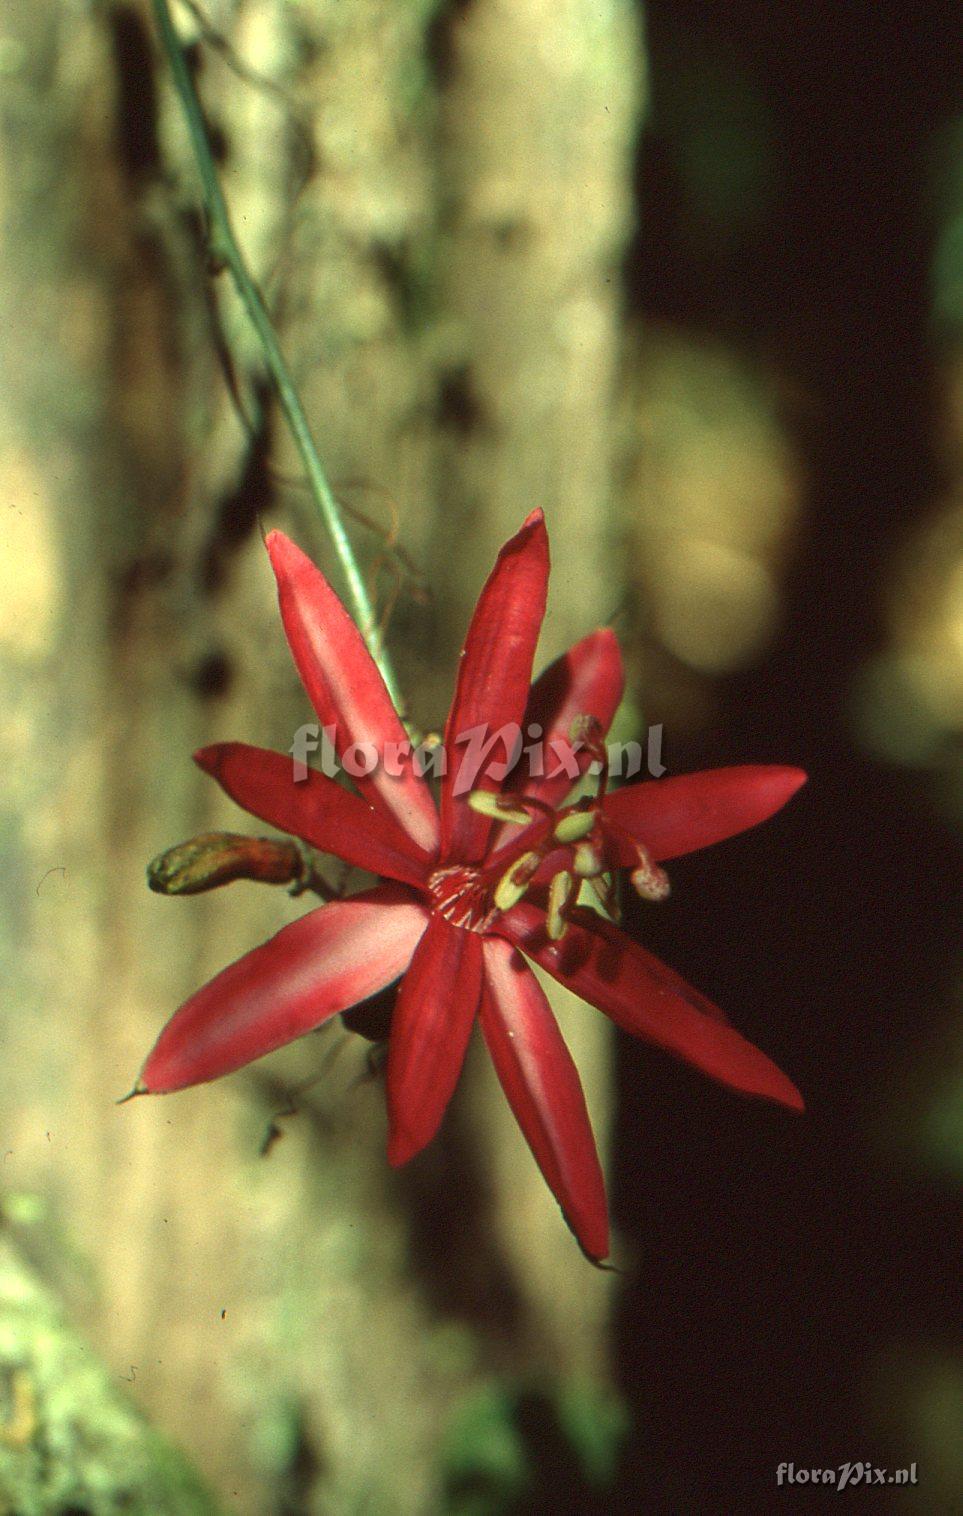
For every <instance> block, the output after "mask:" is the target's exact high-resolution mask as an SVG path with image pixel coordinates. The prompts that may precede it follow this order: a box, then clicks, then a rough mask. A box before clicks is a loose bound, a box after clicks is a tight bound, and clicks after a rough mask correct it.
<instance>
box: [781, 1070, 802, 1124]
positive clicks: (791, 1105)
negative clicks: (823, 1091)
mask: <svg viewBox="0 0 963 1516" xmlns="http://www.w3.org/2000/svg"><path fill="white" fill-rule="evenodd" d="M780 1104H781V1105H784V1106H785V1107H786V1109H787V1110H788V1111H795V1112H796V1115H797V1116H804V1115H805V1114H806V1102H805V1100H804V1099H803V1097H802V1096H801V1095H800V1093H799V1091H798V1090H797V1089H796V1086H795V1085H794V1084H793V1083H792V1081H791V1080H789V1079H787V1080H786V1088H785V1093H784V1095H783V1098H782V1100H781V1101H780Z"/></svg>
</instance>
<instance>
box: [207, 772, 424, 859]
mask: <svg viewBox="0 0 963 1516" xmlns="http://www.w3.org/2000/svg"><path fill="white" fill-rule="evenodd" d="M194 761H195V763H197V764H199V766H200V767H201V768H202V769H203V770H204V772H205V773H207V774H210V775H212V777H213V778H214V779H216V780H217V782H218V784H219V785H220V786H221V788H222V789H223V790H225V791H226V792H227V794H228V795H230V797H231V799H232V800H235V801H237V804H238V805H240V806H243V807H244V809H245V810H246V811H249V812H250V813H251V815H252V816H258V817H260V819H261V820H262V821H266V822H268V823H269V824H270V825H271V826H276V827H277V828H278V830H279V831H281V832H289V833H290V834H291V836H293V837H300V838H302V839H303V840H304V841H305V842H307V843H310V845H311V847H314V848H318V849H319V850H320V851H321V852H323V853H333V854H335V855H336V856H337V857H339V858H342V859H343V860H344V861H345V863H351V864H353V865H354V866H355V868H361V869H369V870H370V872H371V873H372V874H381V875H385V876H387V877H388V878H389V879H399V880H401V881H402V883H404V884H412V885H420V884H423V883H424V881H425V877H426V873H427V865H428V857H427V854H425V853H422V852H421V850H420V848H418V847H417V846H416V845H415V843H413V842H412V840H411V838H410V837H409V836H408V834H407V832H403V831H402V829H401V827H400V826H398V825H397V823H396V822H394V821H392V819H391V817H390V816H387V815H385V814H384V812H382V811H374V810H372V808H371V806H370V805H368V804H367V802H366V801H364V800H362V799H361V797H360V796H358V795H353V794H352V793H351V792H350V790H346V789H344V787H343V786H342V785H340V784H337V783H336V782H335V781H334V780H333V779H329V778H327V776H326V775H324V774H319V773H318V772H317V770H316V769H308V771H307V774H306V776H305V777H304V778H303V779H298V780H297V781H295V778H294V769H293V765H292V762H291V759H290V757H289V756H288V755H287V754H285V753H272V752H271V751H270V750H269V749H267V748H261V747H249V746H248V745H247V744H246V743H244V742H218V743H215V744H213V746H211V747H204V748H200V749H199V751H198V752H196V753H195V754H194Z"/></svg>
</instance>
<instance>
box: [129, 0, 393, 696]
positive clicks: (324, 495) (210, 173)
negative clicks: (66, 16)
mask: <svg viewBox="0 0 963 1516" xmlns="http://www.w3.org/2000/svg"><path fill="white" fill-rule="evenodd" d="M153 5H154V15H155V16H156V18H157V26H158V30H159V32H160V37H161V41H162V43H163V45H164V51H165V52H166V54H167V58H168V61H169V63H170V68H171V74H172V76H173V79H174V84H175V87H176V89H177V93H178V95H179V96H180V101H181V106H182V107H183V111H184V116H185V119H186V121H187V126H188V130H189V132H190V138H191V146H192V148H193V150H194V158H195V160H196V163H197V170H198V174H199V176H200V181H201V188H202V191H203V195H204V203H205V206H206V208H207V215H208V220H209V222H210V237H211V251H212V253H213V254H214V255H215V257H217V258H218V259H220V260H221V261H223V263H224V264H225V265H226V266H227V268H228V269H229V271H230V274H231V278H232V279H233V280H234V284H235V287H236V289H237V292H238V294H239V295H240V297H241V300H242V302H243V305H244V308H245V310H246V312H247V315H248V319H249V320H250V322H251V325H252V327H253V328H254V331H255V333H256V335H257V338H258V341H259V343H260V345H261V349H262V351H263V353H264V360H265V363H266V364H267V368H268V372H269V373H270V375H271V378H272V379H273V381H274V386H275V389H276V390H277V395H278V399H279V400H280V402H281V409H282V410H283V411H284V415H285V418H286V420H287V423H288V426H289V427H290V429H291V435H292V436H293V438H294V441H295V443H296V445H297V449H298V452H299V453H300V455H301V459H302V462H303V463H304V467H305V471H306V473H307V477H308V484H309V485H310V488H311V493H312V495H313V496H314V500H315V503H316V504H317V507H318V510H319V511H320V513H321V519H322V521H323V522H324V525H325V528H326V529H327V532H328V536H329V537H330V538H331V542H332V544H333V546H334V550H335V552H336V554H337V556H338V559H339V561H340V564H341V567H342V569H343V571H344V577H345V582H346V586H347V591H348V599H349V601H350V604H351V610H352V612H353V614H354V618H355V620H356V621H357V623H358V626H359V628H360V630H361V634H362V636H363V637H364V640H365V642H366V643H367V645H368V649H369V651H370V653H371V656H372V658H373V659H374V661H375V663H376V664H377V665H378V668H379V669H380V670H381V675H382V678H383V679H384V682H385V684H386V685H387V687H388V692H389V694H390V695H391V698H392V700H393V701H394V704H395V706H396V708H397V709H398V710H399V711H401V710H402V704H401V701H400V698H399V693H398V689H397V686H396V683H395V678H394V674H393V672H392V668H391V664H390V661H389V659H388V655H387V653H386V651H385V646H384V640H383V638H382V635H381V629H380V627H379V625H378V621H377V618H376V616H375V613H374V608H373V606H372V604H371V599H370V597H369V595H368V590H367V586H366V585H365V582H364V578H363V577H362V574H361V570H360V569H359V567H358V562H357V559H356V558H355V556H354V550H353V548H352V546H351V542H350V539H349V537H348V534H347V532H346V530H345V526H344V521H343V520H342V518H341V511H340V509H339V507H338V502H337V501H336V499H335V498H334V494H333V492H332V489H331V486H330V484H329V483H328V479H327V475H326V474H325V471H324V467H323V465H322V463H321V459H320V457H319V456H318V450H317V448H316V447H315V444H314V439H313V437H312V436H311V428H310V427H309V425H308V418H307V416H306V415H305V414H304V407H303V405H302V404H301V399H300V396H299V395H298V392H297V390H296V389H295V386H294V381H293V379H292V377H291V371H290V369H289V368H288V366H287V363H286V361H285V358H284V354H283V353H282V352H281V348H280V345H279V343H278V339H277V336H276V334H275V331H274V328H273V326H272V325H271V318H270V317H269V315H268V313H267V310H266V308H265V305H264V301H263V299H262V298H261V293H260V291H259V289H258V287H257V285H256V284H255V282H254V280H253V279H252V278H251V275H250V274H249V273H248V269H247V265H246V263H245V262H244V255H243V253H242V252H241V248H240V245H239V243H238V240H237V238H236V236H235V235H234V228H233V227H232V225H231V217H230V212H229V211H228V208H227V202H226V200H225V199H224V194H223V191H222V190H221V186H220V182H219V180H218V177H217V171H216V169H215V167H214V159H213V156H212V154H211V147H210V142H209V140H208V134H207V127H206V125H205V122H204V115H203V112H202V110H201V103H200V100H199V99H198V95H197V91H196V89H195V88H194V81H193V79H192V77H191V72H190V69H189V68H188V66H187V60H186V59H185V57H184V49H183V47H182V45H181V41H180V38H179V37H178V35H177V31H176V29H175V27H174V23H173V20H172V18H171V13H170V9H169V6H168V4H167V0H153Z"/></svg>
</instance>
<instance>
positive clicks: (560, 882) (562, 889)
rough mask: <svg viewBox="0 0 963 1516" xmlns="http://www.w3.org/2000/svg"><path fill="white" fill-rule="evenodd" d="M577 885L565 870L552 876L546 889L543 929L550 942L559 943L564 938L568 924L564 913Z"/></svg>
mask: <svg viewBox="0 0 963 1516" xmlns="http://www.w3.org/2000/svg"><path fill="white" fill-rule="evenodd" d="M577 889H578V885H577V884H576V882H575V880H574V879H573V877H572V875H571V874H570V873H569V872H568V870H567V869H562V870H561V871H560V872H559V873H557V874H555V875H553V877H552V882H551V884H550V885H549V887H548V910H547V911H546V921H545V929H546V931H547V932H548V935H549V937H550V939H551V940H552V942H561V940H562V938H563V937H564V936H565V931H566V928H567V926H568V922H567V921H566V920H565V912H566V910H567V909H568V907H569V905H570V904H571V901H572V896H573V895H574V894H575V893H576V891H577Z"/></svg>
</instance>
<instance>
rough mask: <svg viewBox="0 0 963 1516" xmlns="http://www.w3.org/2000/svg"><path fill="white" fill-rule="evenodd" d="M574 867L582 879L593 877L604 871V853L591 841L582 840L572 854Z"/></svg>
mask: <svg viewBox="0 0 963 1516" xmlns="http://www.w3.org/2000/svg"><path fill="white" fill-rule="evenodd" d="M572 867H573V869H574V870H575V872H576V874H577V875H578V877H579V878H580V879H591V878H592V876H593V875H594V874H601V872H602V868H603V862H602V855H601V853H600V852H599V850H598V848H596V847H593V846H592V844H591V843H590V842H580V843H579V845H578V847H577V848H576V849H575V851H574V852H573V854H572Z"/></svg>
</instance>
